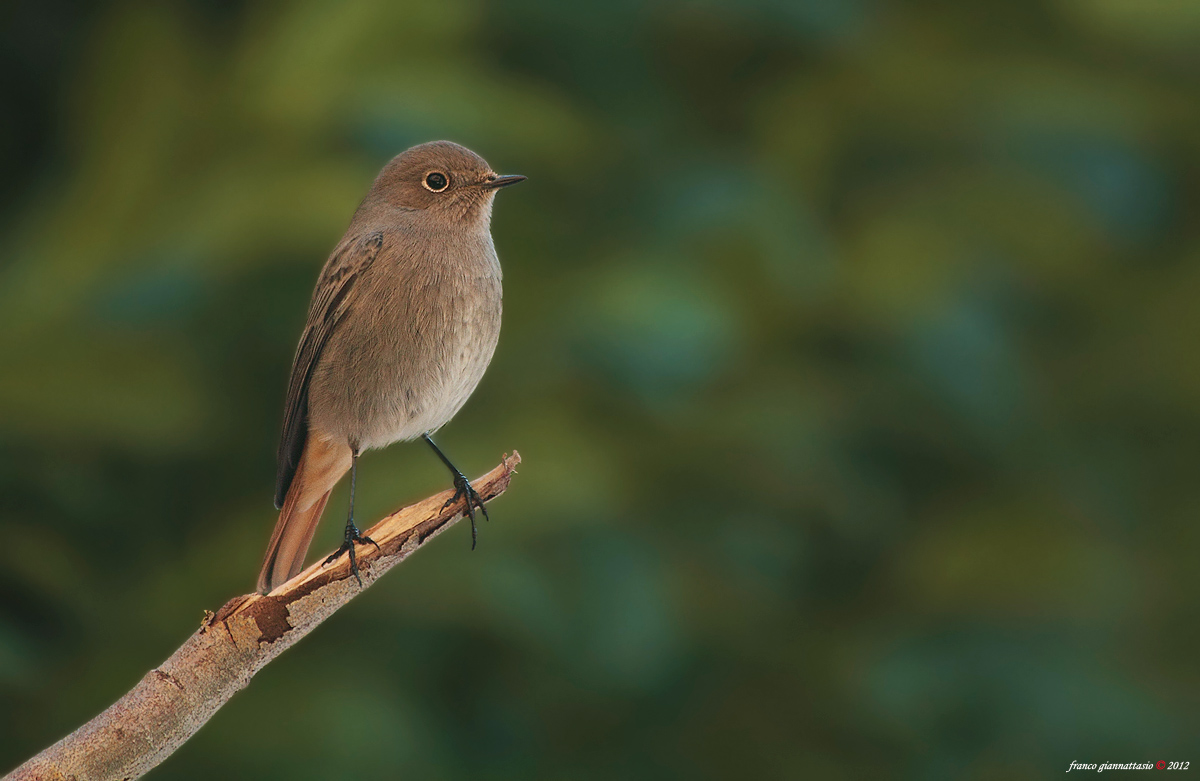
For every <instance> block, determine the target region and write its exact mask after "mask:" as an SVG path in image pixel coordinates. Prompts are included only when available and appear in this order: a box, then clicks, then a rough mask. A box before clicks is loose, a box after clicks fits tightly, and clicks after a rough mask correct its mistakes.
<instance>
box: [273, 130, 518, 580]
mask: <svg viewBox="0 0 1200 781" xmlns="http://www.w3.org/2000/svg"><path fill="white" fill-rule="evenodd" d="M525 178H526V177H524V176H520V175H517V174H511V175H506V176H501V175H499V174H497V173H496V172H495V171H493V170H492V168H491V166H489V165H488V164H487V162H486V161H485V160H484V159H483V158H482V157H480V156H479V155H477V154H475V153H474V152H472V151H471V150H469V149H467V148H466V147H463V146H460V145H458V144H456V143H453V142H450V141H433V142H429V143H425V144H420V145H418V146H414V147H412V148H411V149H408V150H406V151H404V152H401V153H400V154H399V155H396V157H394V158H392V160H391V161H390V162H388V163H387V164H386V165H385V166H384V167H383V169H382V170H381V171H380V172H379V175H378V176H377V177H376V178H375V181H374V183H373V184H372V186H371V188H370V190H369V191H368V192H367V195H366V197H365V198H364V199H363V201H362V203H361V204H360V205H359V206H358V209H357V210H356V211H355V212H354V216H353V218H352V219H351V220H350V226H349V227H348V228H347V230H346V233H345V235H344V236H343V237H342V239H341V241H340V242H338V244H337V246H336V247H335V248H334V250H333V252H332V253H331V254H330V256H329V259H328V260H327V261H326V263H325V266H324V268H322V270H321V273H320V275H319V277H318V279H317V284H316V289H315V290H314V291H313V296H312V301H311V303H310V304H309V308H308V319H307V322H306V323H305V326H304V330H303V332H302V333H301V336H300V344H299V346H298V347H297V348H296V355H295V358H294V359H293V362H292V371H291V378H290V380H289V382H288V388H287V396H286V400H285V404H284V416H283V432H282V435H281V437H280V442H279V450H278V454H277V471H276V481H275V507H276V509H278V510H279V511H280V512H279V520H278V521H277V522H276V524H275V529H274V531H273V532H272V534H271V540H270V542H269V543H268V545H267V550H266V555H265V557H264V559H263V565H262V571H261V572H260V573H259V576H258V592H259V593H260V594H268V593H269V592H271V591H272V590H273V589H275V588H276V587H278V586H279V585H280V584H282V583H284V582H285V581H287V580H289V579H290V578H292V577H294V576H295V575H297V574H298V573H299V572H300V570H301V569H303V567H304V558H305V555H306V553H307V552H308V547H309V545H310V543H311V542H312V538H313V533H314V532H315V531H316V528H317V524H318V522H319V521H320V520H321V514H322V513H323V512H324V510H325V505H326V503H327V502H328V501H329V495H330V493H331V492H332V491H333V488H334V486H336V485H337V484H338V482H339V481H340V480H341V479H342V477H343V476H345V474H346V473H347V472H350V506H349V509H348V511H347V515H346V527H345V533H344V536H343V542H342V545H341V547H340V548H339V549H338V550H337V551H336V552H334V553H333V555H331V556H330V557H329V558H327V559H326V563H329V562H332V561H334V560H336V559H337V558H338V557H339V556H341V555H342V554H343V553H347V554H348V555H349V559H350V570H351V572H352V573H353V575H354V577H355V578H357V579H358V582H359V584H360V585H361V584H362V578H361V576H360V575H359V570H358V566H357V557H356V554H355V547H354V546H355V545H356V544H360V545H366V544H373V545H374V544H375V542H374V540H372V539H370V537H367V536H365V535H363V534H361V533H360V532H359V530H358V527H357V526H356V525H355V522H354V488H355V482H356V478H357V474H358V458H359V456H360V455H361V454H362V453H363V452H364V451H367V450H371V449H378V448H383V447H387V446H388V445H390V444H392V443H395V442H402V441H412V440H415V439H417V438H421V439H423V440H424V441H425V442H426V443H427V444H428V445H429V447H430V448H432V450H433V452H434V453H436V454H437V456H438V458H439V459H440V460H441V462H442V463H443V464H444V465H445V466H446V468H447V469H448V470H449V471H450V474H451V477H452V482H453V485H454V494H453V496H452V497H451V498H450V499H449V500H448V501H447V502H446V505H447V506H449V505H450V504H452V503H454V502H456V501H458V500H460V499H463V500H465V502H466V512H467V514H468V515H469V516H470V518H471V547H472V549H474V547H475V540H476V535H477V530H476V527H475V507H478V508H479V509H480V510H481V511H482V512H483V516H484V518H485V519H487V509H486V508H485V507H484V505H483V501H482V500H481V499H480V497H479V494H478V493H477V492H476V491H475V489H474V488H473V487H472V486H471V483H470V481H469V480H467V478H466V477H465V476H464V475H463V473H462V472H461V471H459V469H458V468H457V467H455V466H454V464H453V463H451V461H450V459H449V458H447V457H446V455H445V454H444V453H443V452H442V451H441V449H439V448H438V446H437V445H436V444H434V441H433V439H432V435H433V434H434V433H435V432H436V431H437V430H438V429H440V428H441V427H442V426H444V425H445V424H446V423H447V422H448V421H449V420H450V419H451V418H452V417H454V415H455V413H457V412H458V411H459V409H460V408H461V407H462V406H463V404H464V403H465V402H466V401H467V398H468V397H470V395H471V394H472V392H474V390H475V388H476V386H477V385H478V384H479V381H480V379H482V377H483V374H484V372H485V370H486V369H487V367H488V364H489V363H490V362H491V359H492V355H493V353H494V352H495V349H496V344H497V341H498V339H499V336H500V315H501V310H502V286H501V278H502V274H501V270H500V261H499V259H498V258H497V255H496V248H495V245H494V243H493V241H492V234H491V217H492V203H493V200H494V199H495V195H496V193H497V192H499V190H500V189H502V188H504V187H508V186H510V185H513V184H516V183H518V182H521V181H524V180H525ZM376 547H378V545H376Z"/></svg>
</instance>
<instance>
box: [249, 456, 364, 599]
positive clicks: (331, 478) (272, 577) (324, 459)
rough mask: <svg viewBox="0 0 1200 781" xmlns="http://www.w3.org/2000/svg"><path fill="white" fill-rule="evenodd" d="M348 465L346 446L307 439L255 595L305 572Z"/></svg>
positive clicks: (280, 513)
mask: <svg viewBox="0 0 1200 781" xmlns="http://www.w3.org/2000/svg"><path fill="white" fill-rule="evenodd" d="M350 462H351V459H350V447H349V446H348V445H345V444H342V445H340V447H339V446H338V445H335V444H334V443H332V442H329V441H328V440H322V439H320V438H318V437H313V436H310V437H309V438H308V442H307V443H306V446H305V448H304V454H303V455H302V456H301V457H300V464H299V465H298V466H297V467H296V475H295V477H294V478H293V479H292V484H291V486H289V487H288V492H287V498H286V499H284V501H283V508H282V509H281V510H280V511H279V520H278V521H277V522H276V523H275V531H274V532H272V533H271V541H270V542H269V543H268V544H267V555H266V557H265V558H264V559H263V566H262V571H261V572H259V574H258V593H260V594H266V593H268V592H269V591H271V590H272V589H274V588H275V587H276V586H278V585H279V584H281V583H283V582H284V581H286V580H289V579H290V578H293V577H295V576H296V575H297V574H299V573H300V570H302V569H304V556H305V554H307V553H308V546H309V545H310V544H311V543H312V538H313V534H314V533H315V532H316V530H317V523H319V522H320V520H321V513H323V512H324V511H325V504H326V503H327V502H328V501H329V494H330V493H331V492H332V491H333V487H334V486H335V485H337V482H338V480H340V479H341V478H342V475H344V474H346V472H347V470H349V468H350Z"/></svg>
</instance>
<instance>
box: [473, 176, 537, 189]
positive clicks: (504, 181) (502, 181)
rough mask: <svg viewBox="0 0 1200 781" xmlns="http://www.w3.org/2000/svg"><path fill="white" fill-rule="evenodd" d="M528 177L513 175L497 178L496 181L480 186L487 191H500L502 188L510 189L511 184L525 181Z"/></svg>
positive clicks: (490, 180)
mask: <svg viewBox="0 0 1200 781" xmlns="http://www.w3.org/2000/svg"><path fill="white" fill-rule="evenodd" d="M525 179H526V177H524V176H521V175H520V174H511V175H509V176H497V177H496V178H495V179H489V180H488V181H486V182H484V183H483V184H481V185H480V187H482V188H483V189H485V190H499V189H500V188H501V187H508V186H509V185H510V184H516V183H517V182H523V181H525Z"/></svg>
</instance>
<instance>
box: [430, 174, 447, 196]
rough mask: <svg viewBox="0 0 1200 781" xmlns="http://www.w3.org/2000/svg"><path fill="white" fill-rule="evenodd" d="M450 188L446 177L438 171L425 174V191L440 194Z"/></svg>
mask: <svg viewBox="0 0 1200 781" xmlns="http://www.w3.org/2000/svg"><path fill="white" fill-rule="evenodd" d="M449 186H450V180H449V179H447V178H446V175H445V174H443V173H440V172H438V171H433V172H432V173H428V174H425V189H426V190H429V191H430V192H434V193H440V192H441V191H442V190H445V189H446V188H447V187H449Z"/></svg>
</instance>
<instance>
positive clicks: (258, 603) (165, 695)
mask: <svg viewBox="0 0 1200 781" xmlns="http://www.w3.org/2000/svg"><path fill="white" fill-rule="evenodd" d="M519 463H521V456H520V455H519V454H518V453H516V452H515V451H514V452H513V454H512V455H511V456H505V458H504V460H503V461H502V462H501V464H500V465H499V466H497V467H496V468H495V469H493V470H492V471H491V472H488V473H487V474H486V475H484V476H483V477H481V478H479V479H478V480H474V481H472V485H474V486H475V490H476V491H478V492H479V495H480V497H482V498H483V500H484V501H490V500H491V499H494V498H495V497H497V496H499V495H500V494H502V493H504V491H505V489H506V488H508V483H509V480H510V479H511V478H512V474H513V471H514V469H515V467H516V466H517V464H519ZM450 495H451V492H450V491H444V492H442V493H440V494H438V495H436V496H431V497H429V498H428V499H425V500H424V501H421V502H418V503H417V504H414V505H410V506H408V507H405V508H404V509H402V510H399V511H397V512H395V513H393V514H391V515H389V516H388V517H386V518H384V519H383V520H381V521H380V522H379V523H377V524H375V525H374V526H372V527H371V528H370V529H368V530H367V532H366V534H367V535H368V536H369V537H371V538H372V539H373V540H375V542H376V543H378V544H379V550H376V549H375V548H374V546H370V545H368V546H364V547H360V548H359V551H358V566H359V570H360V572H361V573H362V581H363V585H362V588H359V586H358V581H356V580H355V579H354V577H353V576H352V575H351V574H350V562H349V559H348V558H347V557H345V556H342V557H341V558H339V559H338V560H337V561H335V562H333V563H332V564H331V565H329V566H328V567H325V566H322V563H321V562H323V561H324V558H323V557H322V558H321V559H319V560H318V561H317V563H315V564H313V565H312V566H310V567H309V568H308V569H306V570H304V571H303V572H301V573H300V574H299V575H297V576H296V577H294V578H292V579H291V580H289V581H288V582H286V583H284V584H283V585H281V586H280V587H279V588H277V589H275V590H274V591H272V592H271V593H270V594H268V595H266V596H262V595H259V594H247V595H244V596H240V597H235V598H233V599H231V600H229V602H227V603H226V604H225V605H224V606H223V607H222V608H221V609H220V610H218V611H217V612H216V613H210V614H207V615H206V617H205V621H204V623H203V625H201V627H200V629H199V630H198V631H197V632H196V634H194V635H192V636H191V637H190V638H188V640H187V642H185V643H184V644H183V645H182V646H181V647H180V648H179V650H177V651H176V652H175V653H174V654H172V655H171V657H170V658H169V659H167V660H166V661H165V662H163V663H162V665H160V666H159V667H157V668H155V669H153V670H151V671H150V672H148V673H147V674H146V676H145V677H144V678H142V680H141V681H140V682H139V683H138V684H137V686H135V687H134V688H133V689H132V690H131V691H130V692H129V693H128V694H126V695H125V696H124V697H122V698H121V699H120V700H118V701H117V702H116V703H114V704H113V705H112V706H111V707H109V708H108V710H106V711H104V712H103V713H101V714H100V715H99V716H97V717H96V718H94V719H92V720H91V721H89V722H88V723H87V724H85V725H83V726H82V727H80V728H79V729H77V730H75V732H72V733H71V734H70V735H68V736H67V737H65V738H63V739H62V740H60V741H58V742H57V743H55V744H54V745H53V746H51V747H50V748H48V749H46V750H45V751H43V752H42V753H40V754H38V755H37V756H35V757H33V758H32V759H30V760H29V761H28V762H26V763H25V764H23V765H21V766H20V767H18V768H17V769H15V770H13V771H12V772H11V773H10V774H9V775H8V776H6V777H5V779H6V781H9V780H11V781H32V780H33V779H37V781H109V780H110V779H112V780H114V781H115V780H117V779H134V778H138V777H140V776H142V775H143V774H145V773H146V772H148V771H149V770H151V769H152V768H154V767H155V766H156V765H158V764H159V763H160V762H162V761H163V760H164V759H166V758H167V757H169V756H170V755H171V754H172V753H173V752H174V751H175V750H176V749H178V748H179V747H180V746H182V745H183V744H184V742H186V741H187V739H188V738H190V737H191V736H192V735H194V734H195V733H196V731H197V730H199V729H200V727H202V726H204V723H205V722H206V721H208V720H209V719H210V718H212V715H213V714H214V713H216V712H217V710H219V709H220V707H221V706H222V705H224V704H225V703H226V702H228V700H229V698H230V697H232V696H233V695H234V693H236V692H237V691H238V690H240V689H243V688H245V687H246V685H247V684H249V683H250V679H251V678H253V677H254V674H255V673H257V672H258V671H259V670H261V669H262V668H263V667H265V666H266V665H267V664H268V663H269V662H270V661H271V660H272V659H274V658H275V657H276V656H279V654H281V653H283V652H284V651H285V650H286V649H288V648H290V647H291V646H292V645H294V644H295V643H296V642H297V641H298V640H300V638H302V637H304V636H305V635H306V634H308V633H309V632H310V631H312V629H313V628H314V627H315V626H317V625H318V624H320V623H321V622H322V621H324V620H325V619H326V618H328V617H329V616H331V615H332V614H333V613H334V611H336V610H337V609H338V608H340V607H341V606H342V605H344V604H346V603H347V602H349V601H350V600H351V599H352V598H354V597H355V596H356V595H357V594H358V593H359V592H360V591H362V590H363V589H366V588H368V587H370V586H371V584H372V583H374V582H375V581H376V580H378V579H379V578H380V577H381V576H382V575H383V574H384V573H385V572H387V571H388V570H389V569H391V568H392V567H394V566H395V565H396V564H399V563H400V562H401V561H403V560H404V559H406V558H408V557H409V556H410V555H411V554H412V553H414V552H415V551H417V550H418V549H419V548H420V547H421V546H423V545H424V544H425V543H426V542H428V541H429V540H431V539H432V538H434V537H436V536H437V535H438V534H440V533H441V532H442V531H444V530H445V529H448V528H449V527H450V526H452V525H453V524H454V523H455V522H457V521H458V520H459V519H460V518H462V516H463V504H462V502H461V501H460V502H456V503H455V504H454V505H452V506H450V507H445V508H443V504H444V503H445V502H446V500H447V499H448V498H449V497H450Z"/></svg>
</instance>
